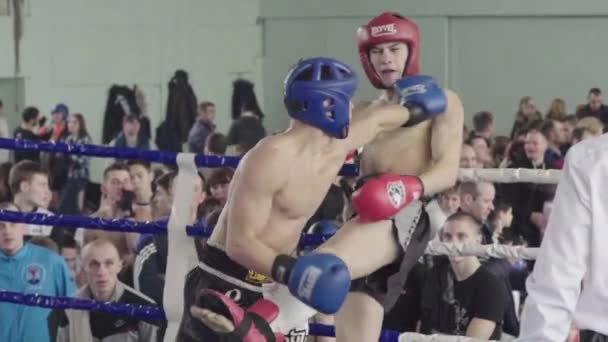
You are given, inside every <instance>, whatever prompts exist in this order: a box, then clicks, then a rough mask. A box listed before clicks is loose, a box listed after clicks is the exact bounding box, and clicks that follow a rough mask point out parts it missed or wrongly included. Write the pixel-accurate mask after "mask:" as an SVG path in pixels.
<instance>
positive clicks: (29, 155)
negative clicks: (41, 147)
mask: <svg viewBox="0 0 608 342" xmlns="http://www.w3.org/2000/svg"><path fill="white" fill-rule="evenodd" d="M39 119H41V116H40V111H39V110H38V108H36V107H27V108H25V109H24V110H23V113H22V114H21V120H22V121H21V125H20V126H19V127H17V129H15V132H14V134H13V137H14V138H15V139H25V140H33V141H38V140H40V138H39V137H38V135H36V133H35V129H36V125H38V122H39ZM13 157H14V158H13V159H14V162H15V164H17V163H18V162H20V161H22V160H31V161H34V162H40V152H38V151H14V152H13Z"/></svg>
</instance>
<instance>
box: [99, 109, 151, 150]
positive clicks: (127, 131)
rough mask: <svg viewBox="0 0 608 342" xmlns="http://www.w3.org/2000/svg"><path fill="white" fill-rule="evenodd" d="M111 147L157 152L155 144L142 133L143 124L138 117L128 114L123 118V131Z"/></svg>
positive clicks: (111, 142) (111, 143) (112, 142)
mask: <svg viewBox="0 0 608 342" xmlns="http://www.w3.org/2000/svg"><path fill="white" fill-rule="evenodd" d="M108 145H109V146H113V147H132V148H138V149H140V150H156V146H155V145H154V142H153V141H151V140H150V137H148V136H146V135H145V134H144V132H142V131H141V123H140V122H139V118H138V117H137V116H136V115H132V114H128V115H125V116H124V117H123V118H122V131H121V132H120V133H118V135H117V136H116V138H114V139H113V140H112V141H110V143H109V144H108Z"/></svg>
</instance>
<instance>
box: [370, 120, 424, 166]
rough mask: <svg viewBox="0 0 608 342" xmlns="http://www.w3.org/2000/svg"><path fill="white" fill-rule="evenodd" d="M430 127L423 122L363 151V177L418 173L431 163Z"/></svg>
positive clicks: (388, 135) (390, 134) (379, 139)
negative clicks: (380, 174) (376, 174)
mask: <svg viewBox="0 0 608 342" xmlns="http://www.w3.org/2000/svg"><path fill="white" fill-rule="evenodd" d="M431 125H432V122H431V121H428V122H423V123H420V124H418V125H416V126H414V127H408V128H400V129H397V130H395V131H392V132H388V133H385V134H382V135H380V136H378V137H377V138H376V139H374V140H373V141H372V142H371V143H370V144H368V145H366V146H365V147H364V149H363V155H362V158H361V167H362V171H363V174H372V173H386V172H394V173H401V174H419V173H421V172H422V171H423V170H424V169H426V168H427V167H428V165H429V164H430V162H431Z"/></svg>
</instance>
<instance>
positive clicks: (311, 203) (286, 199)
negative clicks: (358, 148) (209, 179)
mask: <svg viewBox="0 0 608 342" xmlns="http://www.w3.org/2000/svg"><path fill="white" fill-rule="evenodd" d="M321 139H324V141H326V142H327V143H326V144H324V145H323V144H320V143H319V140H320V139H312V137H310V136H308V135H306V134H300V133H298V132H294V133H290V132H288V133H283V134H279V135H275V136H272V137H268V138H266V139H265V140H263V141H262V142H261V143H260V144H258V146H256V148H257V149H259V148H265V146H263V145H268V144H270V145H272V146H273V148H275V149H276V148H278V149H279V152H278V153H276V154H275V155H274V158H280V161H281V164H282V165H283V169H281V170H278V172H277V174H276V176H277V177H284V182H283V184H284V185H283V186H282V188H281V189H280V190H279V191H277V192H276V193H275V194H274V197H273V201H272V208H271V212H270V215H269V217H268V220H267V222H266V225H265V227H264V230H263V232H262V233H261V236H259V238H260V240H261V241H262V242H264V243H265V244H266V245H267V246H269V247H271V248H272V249H274V250H275V251H276V252H277V253H282V254H291V253H293V252H294V250H295V249H296V247H297V244H298V241H299V239H300V234H301V232H302V229H303V228H304V225H305V224H306V222H307V221H308V219H309V218H310V217H311V216H312V215H313V214H314V212H315V211H316V210H317V208H318V207H319V205H320V204H321V202H322V201H323V199H324V197H325V195H326V193H327V191H328V190H329V187H330V186H331V184H332V183H333V182H334V180H335V179H336V175H337V174H338V172H339V170H340V168H341V167H342V164H343V162H344V158H345V152H344V151H345V150H344V148H343V147H341V146H339V145H340V144H341V143H340V142H339V141H337V140H333V141H331V142H330V139H329V138H321ZM315 140H316V141H315ZM260 145H262V146H260ZM244 162H250V161H244ZM269 172H271V171H270V170H269ZM242 177H243V175H242V174H241V172H240V171H237V172H236V174H235V176H234V178H233V180H232V183H231V189H230V191H229V193H228V203H229V202H230V201H234V200H236V199H235V198H233V197H234V191H233V190H234V186H238V184H239V182H240V179H241V178H242ZM229 208H230V206H229V205H228V204H227V205H226V206H225V207H224V210H223V211H222V213H221V215H220V217H219V219H218V223H217V225H216V227H215V229H214V232H213V235H212V236H211V237H210V239H209V241H210V242H212V243H214V244H219V245H222V246H224V245H225V243H226V235H227V231H228V226H229V225H228V222H227V221H228V217H229V216H230V215H231V213H230V212H229V211H230V209H229Z"/></svg>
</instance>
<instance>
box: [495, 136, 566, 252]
mask: <svg viewBox="0 0 608 342" xmlns="http://www.w3.org/2000/svg"><path fill="white" fill-rule="evenodd" d="M547 147H548V143H547V139H546V138H545V136H544V135H543V134H542V133H541V132H540V131H538V130H536V129H532V130H530V131H529V132H528V134H527V136H526V142H525V144H524V152H525V156H524V158H523V159H521V160H519V161H513V162H512V163H510V164H509V165H508V167H509V168H514V169H517V168H525V169H555V168H556V166H555V165H554V164H552V163H550V162H548V161H547V160H546V159H545V152H546V150H547ZM549 187H550V185H545V184H537V183H513V184H502V185H501V193H502V195H503V196H504V199H505V200H506V201H508V202H509V203H512V205H513V229H514V230H515V232H516V233H517V234H520V235H522V236H523V237H524V239H525V240H526V242H527V243H528V245H529V246H530V247H538V246H540V240H541V234H540V232H541V229H543V227H544V225H545V222H544V219H543V215H542V210H543V206H544V203H545V201H546V199H547V189H548V188H549Z"/></svg>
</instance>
